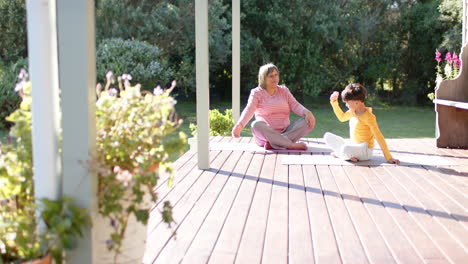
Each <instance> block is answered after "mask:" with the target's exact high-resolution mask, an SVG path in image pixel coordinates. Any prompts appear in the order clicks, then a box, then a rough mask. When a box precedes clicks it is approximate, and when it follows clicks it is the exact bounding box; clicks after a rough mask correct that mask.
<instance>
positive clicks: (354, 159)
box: [349, 157, 359, 162]
mask: <svg viewBox="0 0 468 264" xmlns="http://www.w3.org/2000/svg"><path fill="white" fill-rule="evenodd" d="M349 160H350V161H352V162H358V161H359V159H358V158H355V157H352V158H350V159H349Z"/></svg>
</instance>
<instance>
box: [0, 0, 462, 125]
mask: <svg viewBox="0 0 468 264" xmlns="http://www.w3.org/2000/svg"><path fill="white" fill-rule="evenodd" d="M24 2H25V0H0V13H1V14H2V16H0V36H2V37H1V38H0V65H2V67H3V68H5V67H10V66H9V65H12V64H13V63H16V62H17V61H18V59H19V58H25V57H27V50H26V25H25V21H26V12H25V4H24ZM461 3H462V1H460V0H379V1H375V0H347V1H327V0H314V1H306V0H290V1H288V3H287V6H286V3H285V2H284V1H278V0H261V1H260V0H243V1H241V65H242V66H241V74H242V76H241V89H242V94H243V95H244V96H247V95H248V91H249V90H250V89H251V88H253V87H255V86H256V85H257V84H256V79H257V78H256V75H257V72H258V67H259V66H260V65H262V64H264V63H266V62H273V63H275V64H277V66H278V67H279V69H280V71H281V78H282V82H283V83H284V84H286V85H287V86H288V87H289V88H290V90H291V91H292V92H293V93H294V94H295V95H296V96H297V97H299V99H300V98H301V95H307V96H317V95H325V94H328V93H330V92H331V91H332V90H340V89H342V87H343V86H344V85H345V84H347V83H348V82H351V81H358V82H361V83H362V84H364V85H365V86H366V87H367V88H368V90H369V91H370V93H371V94H372V95H374V96H376V97H377V99H378V100H380V101H384V102H388V103H393V104H395V103H402V104H407V105H408V104H413V105H414V104H429V103H430V102H429V100H427V99H426V94H428V93H429V92H431V91H432V90H433V89H434V81H435V74H434V73H435V72H434V71H435V69H434V68H435V61H434V51H435V49H436V48H437V49H439V51H441V52H442V53H445V52H447V51H451V52H457V53H459V52H460V48H461V37H462V30H461V27H462V7H461ZM209 4H210V5H209V30H210V31H209V34H210V35H209V45H210V65H209V70H210V85H211V86H210V89H211V96H213V97H214V98H215V99H227V98H230V96H231V19H232V18H231V0H210V1H209ZM95 5H96V38H97V39H96V40H97V43H98V44H99V49H98V59H100V60H98V65H97V67H98V71H99V73H98V74H97V76H104V74H103V72H105V71H106V70H108V69H111V68H112V69H117V68H116V65H127V66H126V70H125V71H126V72H130V73H133V72H132V71H140V72H141V73H142V75H146V77H141V79H140V77H138V76H137V74H133V75H134V78H135V81H137V82H147V83H144V85H143V87H154V86H155V85H156V83H157V82H161V81H162V82H164V81H167V80H172V79H176V80H177V81H178V89H177V91H176V92H177V94H175V96H177V97H185V98H191V97H192V96H193V93H194V92H195V67H194V64H195V23H194V20H195V8H194V1H193V0H171V1H169V0H96V1H95ZM116 39H120V40H116ZM103 43H113V45H114V46H116V45H117V43H120V44H121V45H120V44H119V45H120V48H119V49H115V50H114V51H115V52H116V53H109V54H103V53H102V51H103V49H102V45H103ZM143 43H144V44H143ZM136 47H141V48H136ZM117 50H118V51H117ZM130 50H131V51H130ZM149 50H153V51H154V52H153V51H149ZM138 51H141V52H140V53H138ZM146 52H149V54H150V56H144V54H145V53H146ZM135 53H138V54H135ZM119 54H120V55H119ZM104 59H105V61H104ZM140 60H142V61H143V62H141V63H142V65H144V66H142V67H140V66H138V65H139V64H135V63H133V62H139V61H140ZM127 62H128V63H127ZM130 62H132V63H130ZM150 64H151V65H165V66H167V67H164V69H170V71H167V72H159V73H155V71H152V70H150V69H149V68H151V67H149V68H148V65H150ZM145 67H146V68H145ZM106 68H107V69H106ZM156 68H158V67H156ZM122 70H124V69H122ZM156 72H157V71H156ZM143 73H144V74H143ZM153 73H154V74H155V76H152V77H154V78H151V77H149V76H150V75H151V74H153ZM117 74H119V73H117ZM168 75H170V76H169V77H168ZM166 78H168V79H166ZM1 81H2V80H0V83H1ZM100 81H102V80H100ZM5 83H11V82H10V81H8V82H5ZM162 85H164V84H162ZM5 89H11V87H6V86H3V85H0V107H1V108H2V109H1V110H2V111H1V112H2V113H3V112H7V113H8V112H11V111H10V110H9V108H8V107H5V106H2V103H1V102H2V101H3V102H5V101H11V100H10V99H5V97H6V96H5V94H7V92H5V91H4V90H5ZM12 102H14V100H13V101H12ZM1 118H2V120H3V117H1ZM4 125H5V124H3V126H4ZM0 126H1V125H0Z"/></svg>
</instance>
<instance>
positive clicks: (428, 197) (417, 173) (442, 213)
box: [400, 167, 468, 248]
mask: <svg viewBox="0 0 468 264" xmlns="http://www.w3.org/2000/svg"><path fill="white" fill-rule="evenodd" d="M400 171H401V172H403V173H402V174H401V175H400V179H401V180H405V183H404V184H405V186H406V187H407V188H409V190H410V191H411V193H412V194H413V195H414V196H416V197H417V200H418V201H419V202H420V204H421V206H422V207H424V208H425V209H426V211H427V212H428V213H429V214H430V215H432V216H433V217H434V218H435V219H436V220H437V221H438V222H439V223H440V224H441V225H442V226H443V227H444V228H445V229H446V230H447V231H448V232H449V233H451V235H452V236H454V237H455V238H457V240H458V241H459V243H460V246H462V247H464V248H468V240H466V239H465V238H467V237H468V231H467V230H466V229H465V227H464V226H463V224H461V223H460V222H459V221H457V219H456V218H455V217H454V215H452V214H450V212H448V211H447V210H445V208H444V207H443V206H442V205H441V203H442V202H444V198H445V196H444V195H443V194H439V193H437V192H436V190H437V189H435V188H434V187H433V186H431V185H430V184H429V183H428V181H427V179H428V178H429V177H430V176H428V174H429V172H428V171H427V170H425V169H424V168H421V167H408V168H405V169H404V170H402V169H401V168H400ZM410 181H412V183H410Z"/></svg>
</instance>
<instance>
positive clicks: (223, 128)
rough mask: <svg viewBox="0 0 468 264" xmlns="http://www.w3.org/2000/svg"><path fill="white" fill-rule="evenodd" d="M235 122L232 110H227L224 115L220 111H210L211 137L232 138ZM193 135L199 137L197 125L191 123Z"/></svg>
mask: <svg viewBox="0 0 468 264" xmlns="http://www.w3.org/2000/svg"><path fill="white" fill-rule="evenodd" d="M233 127H234V120H233V119H232V109H226V110H225V111H224V114H222V113H221V112H219V110H218V109H213V110H210V135H211V136H230V135H231V131H232V128H233ZM190 130H191V131H192V135H193V136H196V135H197V125H195V124H193V123H190Z"/></svg>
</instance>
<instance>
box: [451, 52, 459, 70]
mask: <svg viewBox="0 0 468 264" xmlns="http://www.w3.org/2000/svg"><path fill="white" fill-rule="evenodd" d="M452 60H453V61H454V62H455V64H454V65H453V66H454V67H455V68H460V66H461V61H460V59H459V58H458V56H457V54H456V53H453V56H452Z"/></svg>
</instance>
